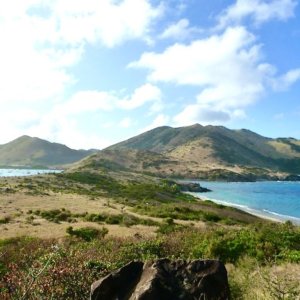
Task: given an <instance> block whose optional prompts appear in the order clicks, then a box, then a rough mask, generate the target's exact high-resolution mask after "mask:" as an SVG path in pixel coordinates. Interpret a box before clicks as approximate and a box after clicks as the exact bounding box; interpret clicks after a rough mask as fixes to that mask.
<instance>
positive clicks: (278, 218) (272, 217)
mask: <svg viewBox="0 0 300 300" xmlns="http://www.w3.org/2000/svg"><path fill="white" fill-rule="evenodd" d="M188 193H189V194H191V195H192V196H194V197H195V198H197V199H199V201H205V200H210V201H212V202H214V203H217V204H221V205H224V206H228V207H234V208H236V209H239V210H241V211H244V212H246V213H248V214H251V215H253V216H256V217H259V218H261V219H265V220H269V221H273V222H279V223H285V222H286V221H290V222H292V223H293V224H294V225H296V226H300V219H299V218H296V217H292V216H285V215H280V214H277V213H275V212H270V211H267V210H265V211H264V212H263V211H258V210H255V209H252V208H250V207H247V206H245V205H239V204H234V203H230V202H226V201H224V200H217V199H213V198H209V197H206V196H202V195H201V196H200V195H199V194H200V193H192V192H188Z"/></svg>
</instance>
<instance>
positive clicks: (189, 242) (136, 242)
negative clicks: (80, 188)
mask: <svg viewBox="0 0 300 300" xmlns="http://www.w3.org/2000/svg"><path fill="white" fill-rule="evenodd" d="M163 224H164V226H165V228H161V229H162V230H161V231H160V233H159V234H158V236H157V237H156V238H152V239H149V238H142V237H140V236H139V237H136V238H123V239H120V238H118V239H117V238H112V237H105V235H106V234H107V230H106V229H105V228H103V229H100V230H99V229H95V228H89V227H87V228H79V229H73V228H72V227H69V228H68V229H67V232H68V233H69V235H70V237H68V238H65V239H64V240H61V241H60V242H59V243H58V241H56V240H41V239H32V238H25V237H24V238H15V239H10V240H4V241H1V242H0V253H1V256H0V273H1V281H0V298H2V299H15V298H17V299H20V298H21V297H22V295H24V294H26V295H27V298H26V299H44V296H45V295H47V297H48V298H49V297H50V298H52V299H87V298H88V293H89V287H90V284H91V283H92V282H93V281H94V280H96V279H99V278H100V277H101V276H104V275H106V274H107V273H108V272H110V271H112V270H114V269H116V268H119V267H121V266H123V265H124V264H126V263H127V262H129V261H130V260H133V259H137V260H149V259H156V258H161V257H169V258H172V259H177V258H179V259H201V258H204V259H206V258H209V259H213V258H216V259H221V260H222V261H223V262H225V263H231V265H228V270H229V281H230V285H231V289H232V297H233V299H247V300H250V299H253V298H251V297H253V295H254V294H256V293H257V290H258V287H259V288H262V289H263V291H261V293H262V294H261V295H260V296H257V297H256V299H297V297H299V295H300V291H299V284H298V283H299V281H298V279H297V278H294V277H293V273H289V269H291V268H297V264H299V263H300V230H299V228H298V227H294V226H293V225H291V224H289V223H287V224H277V223H276V224H274V223H269V224H268V223H265V224H255V225H248V226H245V227H242V228H231V229H228V228H227V229H224V228H222V227H218V226H217V227H216V226H211V227H209V228H208V229H207V230H201V229H197V228H194V227H186V226H180V225H178V224H176V223H175V222H174V221H173V220H172V219H166V220H165V222H164V223H163ZM176 226H177V227H176ZM175 227H176V228H175ZM167 229H168V230H167ZM103 239H104V240H103ZM288 263H294V265H291V266H290V267H289V269H287V271H286V273H280V274H281V275H280V274H279V275H278V274H277V275H276V276H277V277H276V278H277V280H278V283H280V285H278V287H280V288H281V290H283V291H285V292H286V293H289V295H290V298H288V295H286V298H280V297H279V296H276V295H275V296H274V293H275V292H276V290H275V289H274V286H273V287H269V288H268V284H269V285H270V284H273V283H272V282H273V281H271V279H272V280H273V279H274V278H275V277H274V276H275V275H274V274H275V273H274V272H275V270H276V268H277V267H276V266H278V267H281V266H282V267H281V268H284V266H286V264H288ZM255 274H256V275H255ZM257 274H260V275H257ZM247 276H248V278H247ZM251 276H254V277H253V278H254V279H255V280H254V279H253V280H251V279H250V277H251ZM278 276H279V277H278ZM280 276H285V277H288V278H289V281H279V279H280V278H281V277H280ZM294 276H297V273H295V274H294ZM276 278H275V279H276ZM296 279H297V281H296ZM249 280H250V281H249ZM272 297H273V298H272ZM293 297H294V298H293Z"/></svg>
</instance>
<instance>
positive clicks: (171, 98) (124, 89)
mask: <svg viewBox="0 0 300 300" xmlns="http://www.w3.org/2000/svg"><path fill="white" fill-rule="evenodd" d="M0 37H1V47H0V79H1V81H0V105H1V110H0V125H1V128H2V130H1V135H0V144H3V143H6V142H9V141H11V140H13V139H15V138H17V137H18V136H21V135H23V134H27V135H31V136H37V137H40V138H43V139H47V140H49V141H52V142H59V143H63V144H66V145H68V146H69V147H71V148H75V149H79V148H84V149H88V148H100V149H101V148H104V147H106V146H108V145H110V144H113V143H116V142H119V141H121V140H124V139H127V138H129V137H132V136H134V135H137V134H139V133H141V132H144V131H146V130H149V129H152V128H155V127H158V126H162V125H169V126H173V127H179V126H187V125H192V124H194V123H200V124H202V125H208V124H212V125H223V126H226V127H229V128H232V129H239V128H247V129H250V130H253V131H255V132H258V133H260V134H262V135H264V136H269V137H283V136H285V137H288V136H292V137H295V138H300V126H299V120H300V55H299V53H300V5H299V3H298V1H297V0H237V1H232V0H231V1H230V0H214V1H204V0H185V1H184V0H177V1H175V0H165V1H160V0H85V1H82V0H22V1H20V0H18V1H17V0H10V1H3V3H1V4H0Z"/></svg>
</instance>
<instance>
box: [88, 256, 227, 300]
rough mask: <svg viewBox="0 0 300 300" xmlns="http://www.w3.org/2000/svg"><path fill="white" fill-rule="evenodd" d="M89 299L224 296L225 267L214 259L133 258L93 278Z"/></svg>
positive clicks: (216, 299) (209, 299)
mask: <svg viewBox="0 0 300 300" xmlns="http://www.w3.org/2000/svg"><path fill="white" fill-rule="evenodd" d="M90 299H91V300H194V299H197V300H198V299H199V300H202V299H203V300H204V299H205V300H227V299H229V286H228V279H227V271H226V269H225V266H224V265H223V264H222V263H221V262H220V261H217V260H195V261H184V260H178V261H170V260H168V259H160V260H157V261H155V262H148V263H145V264H144V263H142V262H139V261H133V262H130V263H129V264H127V265H126V266H124V267H123V268H121V269H119V270H117V271H116V272H113V273H111V274H109V275H108V276H106V277H104V278H102V279H100V280H99V281H96V282H94V283H93V284H92V287H91V298H90Z"/></svg>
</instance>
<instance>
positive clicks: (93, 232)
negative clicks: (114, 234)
mask: <svg viewBox="0 0 300 300" xmlns="http://www.w3.org/2000/svg"><path fill="white" fill-rule="evenodd" d="M66 232H67V233H68V234H69V235H71V236H76V237H78V238H81V239H83V240H85V241H87V242H90V241H91V240H93V239H96V238H100V239H102V238H104V237H105V235H107V234H108V229H107V228H105V227H103V228H101V229H97V228H94V227H82V228H78V229H73V227H72V226H69V227H68V228H67V229H66Z"/></svg>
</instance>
